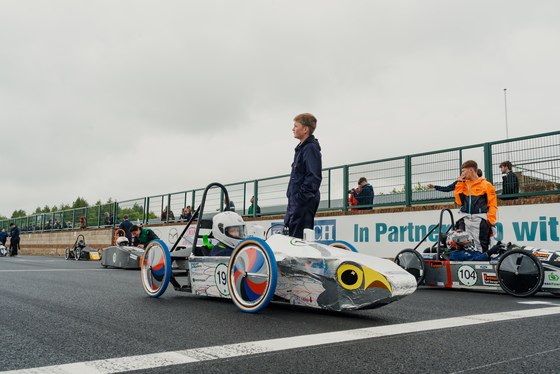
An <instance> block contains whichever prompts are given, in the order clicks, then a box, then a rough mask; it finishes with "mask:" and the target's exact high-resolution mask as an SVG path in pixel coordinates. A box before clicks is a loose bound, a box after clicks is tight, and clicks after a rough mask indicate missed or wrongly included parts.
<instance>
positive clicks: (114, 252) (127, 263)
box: [101, 229, 144, 269]
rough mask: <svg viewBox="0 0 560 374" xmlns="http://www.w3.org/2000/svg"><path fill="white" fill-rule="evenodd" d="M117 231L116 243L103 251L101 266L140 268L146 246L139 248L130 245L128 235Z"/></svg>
mask: <svg viewBox="0 0 560 374" xmlns="http://www.w3.org/2000/svg"><path fill="white" fill-rule="evenodd" d="M119 231H122V234H123V235H124V230H122V229H118V230H117V232H115V245H113V246H111V247H107V248H105V249H104V250H103V252H102V253H101V266H103V267H104V268H107V267H109V266H110V267H114V268H120V269H140V262H141V261H142V256H143V255H144V248H137V247H133V246H131V245H130V243H129V242H128V239H127V237H126V236H121V237H119V236H117V234H118V233H119Z"/></svg>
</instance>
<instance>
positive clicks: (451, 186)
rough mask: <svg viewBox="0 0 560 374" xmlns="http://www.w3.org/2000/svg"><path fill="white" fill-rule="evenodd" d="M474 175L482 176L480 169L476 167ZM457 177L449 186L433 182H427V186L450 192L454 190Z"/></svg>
mask: <svg viewBox="0 0 560 374" xmlns="http://www.w3.org/2000/svg"><path fill="white" fill-rule="evenodd" d="M476 175H478V177H479V178H480V177H482V170H480V169H477V170H476ZM457 182H458V179H457V180H456V181H455V182H453V183H451V184H450V185H449V186H445V187H443V186H435V185H433V184H428V188H434V189H435V190H436V191H441V192H451V191H455V186H456V185H457Z"/></svg>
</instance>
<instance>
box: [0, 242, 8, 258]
mask: <svg viewBox="0 0 560 374" xmlns="http://www.w3.org/2000/svg"><path fill="white" fill-rule="evenodd" d="M7 255H8V249H7V248H6V247H4V246H3V245H2V244H0V257H5V256H7Z"/></svg>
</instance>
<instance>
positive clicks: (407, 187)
mask: <svg viewBox="0 0 560 374" xmlns="http://www.w3.org/2000/svg"><path fill="white" fill-rule="evenodd" d="M404 194H405V195H404V196H405V206H411V205H412V158H411V157H410V156H405V157H404Z"/></svg>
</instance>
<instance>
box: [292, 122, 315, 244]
mask: <svg viewBox="0 0 560 374" xmlns="http://www.w3.org/2000/svg"><path fill="white" fill-rule="evenodd" d="M316 127H317V119H316V118H315V117H314V116H313V115H312V114H309V113H303V114H300V115H298V116H296V118H294V127H293V129H292V131H293V132H294V138H296V139H298V140H299V144H298V146H297V147H296V148H295V155H294V162H293V164H292V172H291V175H290V182H289V184H288V191H287V192H286V196H287V197H288V207H287V209H286V216H285V218H284V225H285V226H287V227H288V229H289V235H290V236H293V237H295V238H300V239H303V230H304V229H313V221H314V219H315V213H316V212H317V208H319V201H320V200H321V195H320V193H319V187H320V186H321V180H322V179H323V175H322V160H321V146H320V145H319V142H318V141H317V139H316V138H315V136H313V132H314V131H315V128H316Z"/></svg>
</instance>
